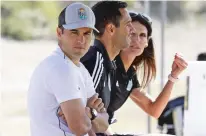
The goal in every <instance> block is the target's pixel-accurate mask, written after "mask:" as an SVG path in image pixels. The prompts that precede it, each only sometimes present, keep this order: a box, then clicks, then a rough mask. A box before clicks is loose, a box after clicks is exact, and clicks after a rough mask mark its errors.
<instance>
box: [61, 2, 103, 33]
mask: <svg viewBox="0 0 206 136" xmlns="http://www.w3.org/2000/svg"><path fill="white" fill-rule="evenodd" d="M95 21H96V20H95V16H94V13H93V11H92V10H91V8H90V7H88V6H87V5H84V4H82V3H79V2H76V3H72V4H70V5H68V6H67V7H66V8H64V10H62V12H61V13H60V15H59V22H58V27H63V28H64V29H69V30H70V29H77V28H82V27H88V28H91V29H93V30H95V31H96V32H98V33H99V31H98V30H97V29H96V28H95Z"/></svg>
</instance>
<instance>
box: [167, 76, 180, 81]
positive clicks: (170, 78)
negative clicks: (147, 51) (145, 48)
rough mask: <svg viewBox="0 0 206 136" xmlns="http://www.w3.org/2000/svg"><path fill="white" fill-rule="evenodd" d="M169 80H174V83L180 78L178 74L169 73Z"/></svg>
mask: <svg viewBox="0 0 206 136" xmlns="http://www.w3.org/2000/svg"><path fill="white" fill-rule="evenodd" d="M168 80H169V81H171V82H173V83H176V82H177V81H179V78H178V77H177V76H173V75H172V74H169V75H168Z"/></svg>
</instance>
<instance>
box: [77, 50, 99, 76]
mask: <svg viewBox="0 0 206 136" xmlns="http://www.w3.org/2000/svg"><path fill="white" fill-rule="evenodd" d="M81 63H82V64H83V65H84V66H85V68H86V69H87V70H88V71H89V73H90V75H92V73H93V71H94V70H95V67H96V68H97V67H100V66H101V65H102V63H103V56H102V53H101V52H99V51H98V49H97V48H95V47H94V46H91V47H90V49H89V51H88V52H87V53H86V54H85V55H84V56H83V57H82V58H81Z"/></svg>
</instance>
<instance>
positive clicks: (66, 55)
mask: <svg viewBox="0 0 206 136" xmlns="http://www.w3.org/2000/svg"><path fill="white" fill-rule="evenodd" d="M60 48H61V47H60ZM61 50H62V48H61ZM62 52H63V53H64V55H65V57H67V58H69V59H70V60H71V61H72V62H73V63H74V64H75V65H76V66H78V67H79V66H80V63H79V62H80V59H79V58H75V57H73V56H72V55H69V54H67V53H66V52H65V51H63V50H62Z"/></svg>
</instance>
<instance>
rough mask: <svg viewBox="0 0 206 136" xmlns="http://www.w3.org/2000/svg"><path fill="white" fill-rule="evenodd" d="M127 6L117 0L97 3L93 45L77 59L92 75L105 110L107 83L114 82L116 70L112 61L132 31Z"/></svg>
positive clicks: (109, 89) (108, 99)
mask: <svg viewBox="0 0 206 136" xmlns="http://www.w3.org/2000/svg"><path fill="white" fill-rule="evenodd" d="M126 7H127V3H126V2H121V1H101V2H98V3H96V4H95V5H94V6H93V7H92V10H93V12H94V14H95V17H96V24H95V27H96V28H97V29H98V30H99V33H95V32H94V34H95V41H94V46H91V47H90V49H89V51H88V52H87V54H86V55H85V56H84V57H83V58H82V59H81V62H82V63H83V64H84V65H85V67H86V68H87V70H88V71H89V73H90V74H91V76H92V79H93V82H94V87H95V90H96V92H97V93H99V97H100V98H102V101H103V103H104V105H105V108H107V107H108V105H109V102H110V92H111V84H112V83H111V81H114V80H113V79H112V78H113V77H114V73H115V72H114V70H115V68H116V66H115V63H114V62H113V59H114V58H115V57H116V55H117V54H119V52H120V50H122V49H123V48H126V47H128V46H129V45H130V41H131V39H130V38H131V33H132V32H133V31H134V28H133V26H132V24H131V17H130V15H129V13H128V11H127V9H126Z"/></svg>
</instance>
